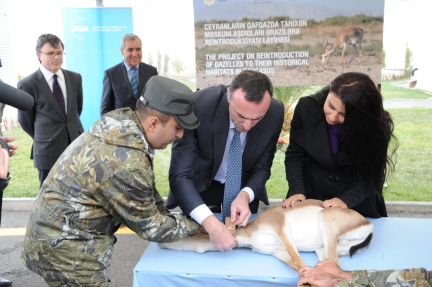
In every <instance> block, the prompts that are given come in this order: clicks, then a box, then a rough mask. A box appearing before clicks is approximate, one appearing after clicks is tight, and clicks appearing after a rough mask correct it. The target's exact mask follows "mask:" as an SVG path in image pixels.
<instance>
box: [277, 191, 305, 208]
mask: <svg viewBox="0 0 432 287" xmlns="http://www.w3.org/2000/svg"><path fill="white" fill-rule="evenodd" d="M303 200H306V196H304V195H303V194H294V195H291V196H290V197H288V198H287V199H285V200H284V202H282V205H281V207H282V208H287V207H294V205H295V204H296V203H297V202H302V201H303Z"/></svg>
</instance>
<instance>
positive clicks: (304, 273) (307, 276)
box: [297, 266, 343, 287]
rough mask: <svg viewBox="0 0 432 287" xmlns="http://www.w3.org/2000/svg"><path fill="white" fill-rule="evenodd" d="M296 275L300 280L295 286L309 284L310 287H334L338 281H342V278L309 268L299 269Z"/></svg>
mask: <svg viewBox="0 0 432 287" xmlns="http://www.w3.org/2000/svg"><path fill="white" fill-rule="evenodd" d="M298 274H299V277H300V280H299V282H298V283H297V286H302V285H305V284H307V283H309V284H310V285H315V286H318V287H336V286H337V284H338V283H339V281H341V280H343V278H342V277H339V276H336V275H334V274H330V273H326V272H324V271H321V270H320V269H317V268H312V267H309V266H306V267H303V268H302V269H300V270H299V273H298Z"/></svg>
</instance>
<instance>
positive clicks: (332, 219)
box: [158, 199, 373, 271]
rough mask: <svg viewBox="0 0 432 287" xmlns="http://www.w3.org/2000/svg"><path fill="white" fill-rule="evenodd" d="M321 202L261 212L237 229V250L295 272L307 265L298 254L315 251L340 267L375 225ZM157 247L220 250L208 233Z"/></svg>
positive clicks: (366, 241) (367, 240) (366, 240)
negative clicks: (261, 256) (277, 262)
mask: <svg viewBox="0 0 432 287" xmlns="http://www.w3.org/2000/svg"><path fill="white" fill-rule="evenodd" d="M321 203H322V201H320V200H314V199H309V200H306V201H303V202H298V203H297V204H296V205H295V206H294V207H293V208H289V209H288V208H287V209H283V208H273V209H270V210H268V211H266V212H264V213H262V214H261V215H260V216H258V217H257V218H255V220H253V221H252V222H250V223H249V224H248V225H247V226H246V227H241V228H237V229H235V234H236V237H237V247H247V248H251V249H252V251H254V252H258V253H263V254H269V255H273V256H275V257H276V258H278V259H279V260H281V261H283V262H285V263H286V264H288V265H289V266H290V267H292V268H293V269H294V270H296V271H299V270H300V269H301V268H302V267H304V266H305V264H304V262H303V260H302V258H301V257H300V255H299V253H298V251H315V252H316V254H317V256H318V259H319V260H320V261H322V260H324V259H328V260H331V261H333V262H335V263H336V264H338V266H340V261H339V258H338V256H344V255H350V256H352V255H353V254H354V253H355V252H357V251H359V250H360V249H363V248H365V247H367V246H368V245H369V243H370V241H371V239H372V235H373V232H372V227H373V226H372V223H370V222H369V221H368V220H367V219H366V218H364V217H363V216H362V215H360V214H359V213H357V212H356V211H354V210H351V209H336V208H334V209H332V208H325V209H323V208H322V207H321V206H320V204H321ZM158 245H159V247H162V248H169V249H175V250H184V251H195V252H198V253H203V252H206V251H217V250H216V249H215V248H214V247H213V244H212V243H211V241H210V237H209V235H208V234H206V233H198V234H196V235H193V236H187V237H185V238H184V239H182V240H180V241H177V242H174V243H158Z"/></svg>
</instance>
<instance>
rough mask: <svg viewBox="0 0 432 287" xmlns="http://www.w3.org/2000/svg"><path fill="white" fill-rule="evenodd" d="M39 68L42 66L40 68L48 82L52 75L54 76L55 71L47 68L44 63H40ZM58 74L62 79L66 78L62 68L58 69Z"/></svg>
mask: <svg viewBox="0 0 432 287" xmlns="http://www.w3.org/2000/svg"><path fill="white" fill-rule="evenodd" d="M39 68H40V70H41V72H42V74H43V75H44V78H45V80H46V81H47V82H48V80H50V79H51V78H52V76H54V73H53V72H51V71H48V70H47V69H45V67H44V66H43V65H42V64H41V65H40V67H39ZM56 75H57V77H59V78H60V79H62V80H64V75H63V71H62V69H59V70H58V71H57V73H56Z"/></svg>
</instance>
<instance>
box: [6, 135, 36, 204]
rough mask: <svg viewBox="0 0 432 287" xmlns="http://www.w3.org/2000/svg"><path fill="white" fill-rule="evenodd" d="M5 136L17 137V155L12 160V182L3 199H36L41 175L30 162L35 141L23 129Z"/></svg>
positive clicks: (10, 170)
mask: <svg viewBox="0 0 432 287" xmlns="http://www.w3.org/2000/svg"><path fill="white" fill-rule="evenodd" d="M3 134H4V135H5V136H13V137H15V141H14V143H15V144H17V145H18V150H17V153H16V154H15V155H14V156H13V157H11V159H10V168H9V173H10V177H11V180H10V182H9V186H8V187H7V188H6V189H5V190H4V192H3V197H35V196H36V195H37V193H38V190H39V173H38V170H37V169H36V168H35V167H34V165H33V160H30V151H31V147H32V144H33V140H32V138H31V137H30V136H28V135H27V134H26V133H25V132H24V131H23V130H22V129H21V128H14V129H12V130H9V131H6V132H3Z"/></svg>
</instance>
